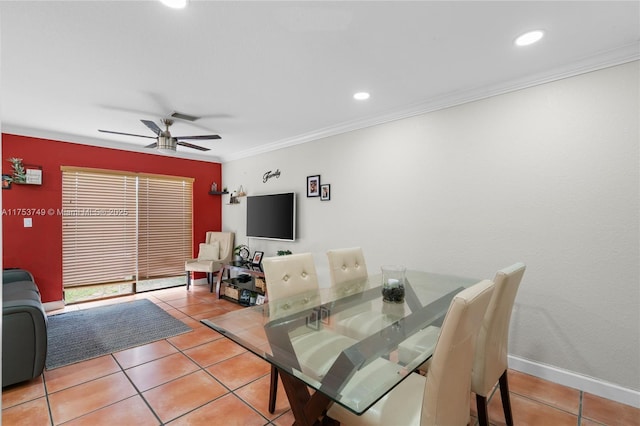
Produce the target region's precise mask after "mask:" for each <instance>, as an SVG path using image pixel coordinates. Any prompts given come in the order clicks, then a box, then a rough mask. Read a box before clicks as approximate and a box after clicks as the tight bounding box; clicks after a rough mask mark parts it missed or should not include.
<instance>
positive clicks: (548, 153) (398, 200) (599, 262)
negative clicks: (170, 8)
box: [223, 62, 640, 395]
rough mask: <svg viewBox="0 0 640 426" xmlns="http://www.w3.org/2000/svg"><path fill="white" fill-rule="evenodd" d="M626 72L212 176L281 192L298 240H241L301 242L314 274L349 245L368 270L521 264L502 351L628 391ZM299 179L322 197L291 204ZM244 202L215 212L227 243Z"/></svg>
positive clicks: (631, 316)
mask: <svg viewBox="0 0 640 426" xmlns="http://www.w3.org/2000/svg"><path fill="white" fill-rule="evenodd" d="M639 78H640V76H639V64H638V62H633V63H629V64H625V65H621V66H617V67H613V68H608V69H604V70H600V71H596V72H591V73H588V74H583V75H580V76H577V77H572V78H568V79H564V80H560V81H556V82H552V83H548V84H544V85H540V86H537V87H533V88H528V89H524V90H520V91H517V92H512V93H509V94H505V95H501V96H496V97H493V98H489V99H485V100H481V101H477V102H473V103H468V104H465V105H461V106H457V107H453V108H449V109H446V110H441V111H437V112H432V113H428V114H424V115H421V116H417V117H413V118H410V119H404V120H399V121H395V122H392V123H388V124H384V125H380V126H375V127H371V128H367V129H363V130H359V131H354V132H350V133H346V134H343V135H339V136H334V137H330V138H326V139H322V140H318V141H314V142H311V143H307V144H303V145H298V146H295V147H291V148H286V149H282V150H278V151H274V152H271V153H267V154H262V155H259V156H255V157H251V158H246V159H241V160H237V161H233V162H229V163H225V164H224V166H223V181H224V183H225V185H228V186H229V188H230V189H233V188H236V187H237V186H239V185H240V184H242V185H244V188H245V189H246V190H247V192H248V194H249V195H254V194H264V193H275V192H282V191H296V192H297V193H298V196H299V198H298V225H299V226H298V234H299V239H298V241H297V242H295V243H282V242H280V243H278V242H265V241H262V240H253V239H252V240H251V241H250V243H251V249H252V251H253V250H264V251H265V252H266V255H267V256H269V255H275V252H276V250H279V249H290V250H292V251H293V252H298V253H299V252H307V251H310V252H312V253H313V254H314V257H315V260H316V264H317V266H318V269H319V274H320V276H321V279H323V280H328V271H327V261H326V256H325V254H324V253H325V251H326V250H327V249H330V248H336V247H348V246H356V245H357V246H362V247H363V249H364V252H365V255H366V258H367V266H368V268H369V271H370V273H376V272H378V268H379V266H380V265H381V264H383V263H403V264H405V265H407V266H408V267H409V268H415V269H422V270H428V271H435V272H442V273H452V274H458V275H464V276H471V277H477V278H490V277H493V274H494V273H495V271H496V270H497V269H499V268H501V267H504V266H507V265H510V264H511V263H513V262H516V261H523V262H525V263H526V264H527V272H526V273H525V276H524V281H523V283H522V286H521V289H520V292H519V294H518V297H517V300H516V306H515V310H514V313H513V317H512V327H511V340H510V353H511V354H512V355H515V356H516V357H520V358H524V359H527V360H532V361H534V362H536V363H540V364H548V365H550V366H555V367H558V368H560V369H562V370H568V371H572V372H576V373H578V374H580V375H584V376H589V377H594V378H596V379H598V380H599V381H603V382H611V383H614V384H617V385H619V386H621V387H623V388H626V389H629V390H632V395H636V394H635V392H633V391H638V390H640V285H639V283H640V279H639V278H640V277H639V268H640V265H639V262H640V261H639V258H640V250H639V245H640V243H639V221H640V216H639V194H640V182H639V181H640V177H639V171H638V170H639V149H638V145H639V139H640V138H639V118H638V117H639V115H640V108H639V87H638V81H639ZM372 102H375V100H373V99H372ZM283 119H285V118H283ZM276 169H279V170H280V172H281V176H280V178H278V179H275V178H274V179H271V180H269V181H268V182H267V183H263V182H262V175H263V174H264V173H265V172H266V171H268V170H273V171H275V170H276ZM313 174H320V175H321V176H322V178H321V179H322V182H323V183H330V184H331V189H332V194H331V201H328V202H321V201H320V200H319V199H318V198H306V193H305V184H306V176H308V175H313ZM225 201H228V197H226V198H225ZM245 208H246V201H245V200H243V199H241V204H240V205H232V206H229V205H225V206H223V227H224V229H225V230H231V231H235V232H237V237H236V239H237V241H238V242H244V241H246V238H244V234H245V225H244V223H245V216H244V215H245V212H246V210H245ZM325 282H326V281H325Z"/></svg>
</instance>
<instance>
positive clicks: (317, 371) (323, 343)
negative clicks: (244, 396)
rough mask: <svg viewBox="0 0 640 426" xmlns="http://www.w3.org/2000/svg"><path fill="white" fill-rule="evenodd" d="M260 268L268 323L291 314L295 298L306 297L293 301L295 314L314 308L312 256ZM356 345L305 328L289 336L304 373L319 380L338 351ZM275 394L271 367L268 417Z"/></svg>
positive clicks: (280, 259)
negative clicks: (262, 276)
mask: <svg viewBox="0 0 640 426" xmlns="http://www.w3.org/2000/svg"><path fill="white" fill-rule="evenodd" d="M262 268H263V270H264V278H265V282H266V285H267V301H268V306H269V317H270V319H271V320H273V319H276V318H278V317H279V316H283V315H288V314H290V313H291V312H290V311H291V309H292V307H291V306H290V303H289V300H290V298H291V297H293V296H295V295H299V294H304V295H305V297H302V298H300V299H296V306H295V309H296V310H301V309H302V310H303V309H306V308H311V307H314V306H317V304H318V302H319V297H318V298H315V297H313V293H314V292H316V293H318V294H319V290H320V286H319V284H318V274H317V272H316V267H315V263H314V261H313V256H312V254H311V253H301V254H290V255H286V256H276V257H266V258H263V260H262ZM307 296H308V297H307ZM355 343H356V341H355V340H353V339H350V338H348V337H345V336H342V335H340V334H338V333H335V332H333V331H332V330H329V329H326V328H321V329H320V330H312V329H311V328H306V333H300V332H299V330H298V331H297V332H296V334H295V336H291V344H292V346H293V349H294V352H295V356H296V358H297V359H298V362H299V363H300V365H301V367H302V368H303V372H305V373H307V374H310V375H312V376H318V377H320V376H322V375H323V374H324V373H326V371H327V370H328V369H329V368H330V367H331V365H332V364H333V362H334V361H335V359H336V358H337V356H338V355H337V354H338V353H339V352H340V351H342V350H344V349H346V348H348V347H349V346H351V345H353V344H355ZM333 354H335V355H333ZM277 391H278V370H277V369H276V368H275V367H274V366H272V367H271V384H270V389H269V412H271V413H273V412H274V411H275V403H276V396H277Z"/></svg>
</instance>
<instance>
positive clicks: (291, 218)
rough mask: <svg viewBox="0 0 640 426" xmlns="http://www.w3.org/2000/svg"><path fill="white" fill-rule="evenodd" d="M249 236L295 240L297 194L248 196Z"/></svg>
mask: <svg viewBox="0 0 640 426" xmlns="http://www.w3.org/2000/svg"><path fill="white" fill-rule="evenodd" d="M247 237H252V238H264V239H269V240H284V241H295V239H296V194H295V193H293V192H287V193H284V194H268V195H252V196H248V197H247Z"/></svg>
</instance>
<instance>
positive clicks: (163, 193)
mask: <svg viewBox="0 0 640 426" xmlns="http://www.w3.org/2000/svg"><path fill="white" fill-rule="evenodd" d="M62 171H63V172H62V206H63V211H62V245H63V250H62V263H63V265H62V266H63V267H62V269H63V271H62V272H63V286H64V287H73V286H84V285H92V284H106V283H115V282H126V281H132V280H134V279H136V277H137V279H148V278H155V277H167V276H176V275H182V274H183V273H184V261H185V259H189V258H191V254H192V234H193V232H192V189H193V179H191V178H173V177H163V176H155V175H142V174H131V173H123V172H117V171H102V170H100V171H94V170H92V169H76V168H72V167H63V168H62Z"/></svg>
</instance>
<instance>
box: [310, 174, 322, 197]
mask: <svg viewBox="0 0 640 426" xmlns="http://www.w3.org/2000/svg"><path fill="white" fill-rule="evenodd" d="M319 196H320V175H313V176H307V197H319Z"/></svg>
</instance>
